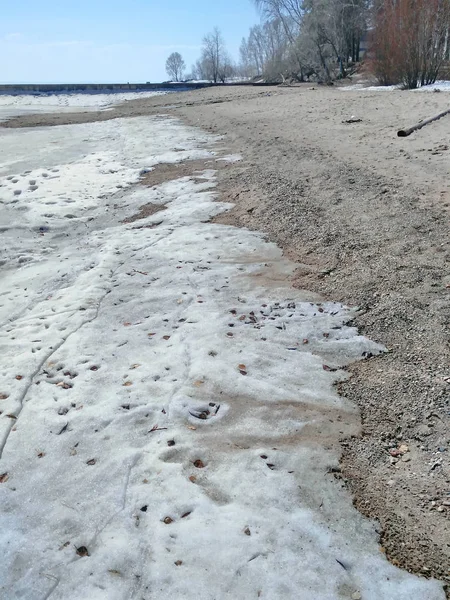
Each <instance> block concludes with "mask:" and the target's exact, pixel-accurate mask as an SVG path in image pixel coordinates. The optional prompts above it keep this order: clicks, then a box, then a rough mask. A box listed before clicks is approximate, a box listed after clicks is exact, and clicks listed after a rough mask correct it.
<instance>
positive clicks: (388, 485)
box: [7, 86, 450, 598]
mask: <svg viewBox="0 0 450 600" xmlns="http://www.w3.org/2000/svg"><path fill="white" fill-rule="evenodd" d="M446 104H447V100H446V97H445V95H444V94H443V93H441V94H433V95H428V94H415V93H408V92H389V93H386V94H379V93H376V92H371V93H369V92H364V91H357V92H349V93H345V94H343V93H342V92H341V91H340V90H337V89H336V90H334V89H325V88H320V89H314V88H313V87H311V86H303V87H298V88H265V89H261V88H260V89H258V88H256V89H255V88H253V89H247V88H241V89H239V88H235V89H208V90H202V91H197V92H185V93H183V94H182V95H177V94H173V95H171V97H170V100H168V99H167V97H154V98H150V99H148V100H142V101H140V100H138V101H136V102H129V103H127V105H125V106H121V107H117V108H115V109H114V110H111V111H107V112H103V113H77V114H74V115H67V114H58V115H56V114H55V115H49V116H46V115H38V116H29V115H28V116H26V117H22V118H20V119H16V120H11V121H9V122H8V123H7V127H9V128H11V127H17V126H20V127H22V126H26V127H32V126H36V125H58V124H63V123H88V122H91V121H96V120H98V121H106V120H110V119H112V118H116V117H119V116H120V117H132V116H145V115H156V114H161V113H165V114H172V115H177V116H180V117H182V118H183V119H184V121H185V122H186V123H189V124H191V125H196V126H201V127H203V128H207V129H208V130H209V131H210V132H212V133H217V134H220V135H223V136H225V138H224V140H225V141H224V143H225V144H226V146H227V151H228V152H230V153H231V154H237V153H239V154H241V155H242V157H243V161H242V162H236V163H232V164H231V165H230V166H229V167H228V168H227V169H223V170H220V171H219V175H218V177H219V180H218V185H219V190H220V192H221V200H225V201H227V200H228V201H231V202H233V203H235V208H234V209H233V210H232V211H231V212H230V213H227V214H225V215H223V216H220V217H218V219H219V220H220V221H221V223H226V224H233V225H236V224H237V225H245V226H246V227H249V228H251V229H255V230H261V231H264V232H266V233H267V235H268V236H269V238H270V239H272V240H274V241H276V242H277V243H278V244H280V245H281V246H282V247H283V249H284V251H285V254H286V256H288V257H290V258H293V259H295V261H296V262H297V263H299V264H298V268H297V271H296V273H295V275H294V276H293V277H292V281H293V282H294V283H295V284H296V285H297V286H298V287H299V288H301V289H308V290H312V291H314V292H318V293H320V295H321V296H324V297H326V298H327V299H329V300H338V301H341V302H343V303H345V304H348V305H352V306H359V307H360V312H359V314H358V315H357V316H355V321H354V322H355V323H356V324H357V325H358V328H359V329H360V330H362V331H363V332H364V333H365V334H366V335H367V336H368V337H369V338H370V339H372V340H375V341H376V342H379V343H381V344H383V345H385V346H386V347H387V348H388V349H389V350H390V352H389V353H388V354H385V355H383V356H382V357H378V358H370V359H369V360H365V361H363V362H359V363H355V364H353V365H352V366H351V367H350V371H351V373H352V375H353V376H352V378H351V380H350V381H349V382H348V383H343V382H342V383H340V386H339V388H340V392H341V394H342V395H344V396H346V398H347V400H349V401H351V402H353V403H356V404H357V405H358V406H359V408H360V411H361V415H362V420H363V430H362V435H359V434H358V433H355V432H352V433H350V434H349V432H348V431H347V432H346V431H344V429H342V434H341V436H340V437H341V446H342V451H343V457H342V461H341V472H335V476H336V477H338V478H339V479H340V481H341V482H344V483H345V485H346V486H348V488H349V489H350V490H351V491H352V493H353V494H354V498H355V504H356V506H357V507H358V508H359V510H361V511H362V512H363V513H364V514H366V515H368V516H371V517H375V518H377V519H379V521H380V523H381V531H380V533H381V539H382V545H383V549H384V551H385V552H386V553H387V555H388V557H389V558H390V559H391V560H392V562H394V564H399V565H401V566H402V567H404V568H406V569H408V570H411V571H414V572H417V573H420V574H422V575H425V576H435V577H437V578H439V579H442V580H445V579H446V578H447V577H448V568H449V566H450V564H449V548H448V546H447V540H448V535H449V528H448V514H449V512H448V511H449V509H448V500H449V498H448V496H447V495H446V494H447V493H448V441H449V439H448V433H447V432H448V413H447V412H446V411H448V405H447V401H448V382H447V378H448V376H449V373H448V358H449V356H448V344H447V341H448V340H447V331H446V326H447V324H448V316H449V304H448V288H447V286H448V284H449V282H450V280H449V278H448V258H449V246H448V204H449V202H448V200H449V199H448V194H449V190H450V188H449V186H448V183H447V181H448V175H449V169H448V158H447V156H448V147H447V144H446V140H448V136H449V135H450V123H449V122H447V121H445V120H444V121H442V122H439V123H438V124H436V125H435V126H430V127H429V128H426V129H424V130H423V131H422V132H421V133H420V134H418V135H416V136H414V137H411V138H406V139H404V140H399V139H397V138H396V130H397V129H398V128H400V127H404V126H406V125H410V124H412V123H414V122H416V121H418V120H419V119H421V118H425V117H427V116H430V114H434V113H437V112H440V110H443V108H445V106H446ZM405 107H406V108H405ZM352 116H356V117H357V118H360V119H361V120H360V121H359V122H353V123H347V122H346V121H348V120H352V119H350V117H352ZM355 593H357V592H355ZM364 597H365V596H364V595H363V598H364ZM411 597H414V596H411Z"/></svg>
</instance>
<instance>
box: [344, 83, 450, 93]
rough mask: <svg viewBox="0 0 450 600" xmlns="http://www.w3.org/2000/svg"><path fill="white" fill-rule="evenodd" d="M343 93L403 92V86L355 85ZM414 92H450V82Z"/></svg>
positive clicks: (425, 86)
mask: <svg viewBox="0 0 450 600" xmlns="http://www.w3.org/2000/svg"><path fill="white" fill-rule="evenodd" d="M338 89H340V90H342V91H343V92H354V91H364V92H393V91H396V90H398V91H401V89H402V88H401V85H369V86H367V85H365V84H363V83H355V84H354V85H349V86H345V87H340V88H338ZM410 91H413V92H435V91H439V92H450V81H436V83H433V84H431V85H424V86H423V87H419V88H417V89H416V90H410Z"/></svg>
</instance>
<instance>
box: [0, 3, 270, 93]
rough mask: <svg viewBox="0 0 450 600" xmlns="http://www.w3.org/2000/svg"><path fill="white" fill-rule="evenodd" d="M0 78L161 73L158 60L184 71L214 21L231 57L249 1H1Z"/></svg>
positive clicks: (155, 78) (120, 78)
mask: <svg viewBox="0 0 450 600" xmlns="http://www.w3.org/2000/svg"><path fill="white" fill-rule="evenodd" d="M2 4H3V7H2V11H1V19H0V57H1V58H0V82H1V83H71V82H80V83H81V82H89V83H112V82H114V83H122V82H130V83H136V82H147V81H151V82H160V81H164V80H166V79H168V76H167V74H166V72H165V61H166V59H167V57H168V56H169V54H170V53H171V52H175V51H178V52H180V54H181V55H182V56H183V58H184V60H185V62H186V65H187V70H188V71H189V70H190V68H191V65H192V63H194V62H195V60H196V59H197V58H198V57H199V54H200V48H201V41H202V37H203V36H204V35H205V34H207V33H208V32H210V31H211V30H212V29H213V28H214V27H215V26H218V27H219V29H220V30H221V31H222V34H223V37H224V39H225V42H226V45H227V49H228V51H229V52H230V54H231V55H232V56H233V57H234V58H235V59H237V58H238V50H239V44H240V41H241V39H242V37H243V36H245V35H247V33H248V29H249V28H250V27H251V26H252V25H254V24H255V23H257V22H258V21H259V16H258V13H257V11H256V9H255V7H254V5H253V3H252V0H191V1H190V2H187V1H185V0H166V1H163V0H120V1H119V0H108V1H106V0H62V1H61V0H58V1H57V0H17V1H15V2H4V3H2Z"/></svg>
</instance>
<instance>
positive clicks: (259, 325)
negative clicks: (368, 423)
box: [0, 118, 444, 600]
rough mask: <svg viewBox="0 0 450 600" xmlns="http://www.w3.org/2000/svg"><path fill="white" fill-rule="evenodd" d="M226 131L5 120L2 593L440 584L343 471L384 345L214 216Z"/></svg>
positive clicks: (379, 596)
mask: <svg viewBox="0 0 450 600" xmlns="http://www.w3.org/2000/svg"><path fill="white" fill-rule="evenodd" d="M218 142H219V140H218V139H217V138H215V137H214V136H211V135H208V134H205V133H202V132H200V131H198V130H194V129H191V128H187V127H184V126H183V125H181V124H180V123H179V122H178V121H176V120H173V119H158V118H146V119H144V118H139V119H130V120H115V121H109V122H103V123H93V124H86V125H78V126H67V127H56V128H51V129H34V130H20V131H13V130H10V131H6V132H3V133H2V136H1V137H0V160H1V161H2V162H1V166H0V184H1V187H0V199H1V205H0V218H1V219H2V221H1V226H2V229H1V231H2V257H3V261H4V264H3V266H2V267H1V268H0V274H1V277H2V287H1V295H0V322H1V324H2V327H1V331H0V344H1V348H2V369H1V371H0V397H1V398H2V399H1V400H0V410H1V413H2V414H1V415H0V434H1V438H0V448H1V451H2V456H1V460H0V481H1V483H0V503H1V506H2V511H1V513H0V547H1V549H2V554H3V556H2V561H1V564H0V590H1V593H0V595H1V597H2V598H7V599H8V600H10V599H13V598H21V599H23V600H41V599H44V598H45V599H48V598H52V599H53V600H57V599H60V600H63V599H64V600H80V599H89V600H116V599H117V600H128V599H131V598H136V599H139V600H141V599H148V600H149V599H150V598H158V600H163V599H165V598H167V599H171V600H173V599H179V598H185V599H191V598H192V599H196V600H197V599H204V600H213V599H219V598H220V599H225V598H230V599H242V600H247V599H250V598H267V599H270V600H277V599H280V600H281V599H284V600H285V599H290V598H292V599H294V598H295V599H296V600H312V599H313V598H314V600H335V599H337V598H348V599H350V598H352V597H356V596H358V594H361V597H362V598H363V599H364V600H391V599H393V598H395V599H396V600H410V599H411V598H414V599H415V600H421V599H422V600H441V599H443V598H444V594H443V591H442V587H441V585H440V584H439V583H438V582H434V581H426V580H423V579H419V578H417V577H415V576H412V575H410V574H408V573H406V572H403V571H401V570H399V569H397V568H395V567H393V566H392V565H391V564H389V563H388V562H387V560H386V559H385V557H384V555H383V554H382V553H381V552H380V549H379V547H378V544H377V533H376V526H375V524H374V523H372V522H370V521H368V520H367V519H365V518H363V517H362V516H361V515H360V514H359V513H358V512H356V510H355V509H354V508H353V506H352V502H351V498H350V496H349V494H348V493H347V492H346V491H345V489H343V488H342V487H341V486H340V485H339V483H338V482H337V481H336V480H335V479H334V476H333V474H332V473H331V471H333V469H335V468H336V467H337V461H338V452H339V447H338V443H337V440H338V438H339V436H341V435H349V434H352V433H357V431H358V420H359V419H358V414H357V411H356V409H355V407H354V406H353V405H351V404H349V403H348V402H347V401H346V400H345V399H344V398H341V397H339V396H338V395H337V393H336V390H335V388H334V387H333V384H334V383H335V382H336V381H339V380H342V379H343V378H344V377H345V373H344V371H342V370H341V367H343V366H344V365H346V364H348V363H349V362H350V361H352V360H357V359H359V358H361V356H362V355H363V354H364V353H369V352H370V353H378V352H380V351H382V348H381V347H379V346H377V345H376V344H374V343H372V342H370V341H369V340H367V339H366V338H364V337H362V336H359V335H358V333H357V331H356V330H355V329H354V328H352V327H350V326H348V325H346V323H347V322H348V321H349V319H351V318H352V315H353V312H352V311H351V310H350V309H348V308H346V307H344V306H342V305H340V304H335V303H331V302H321V299H320V298H319V297H317V296H315V295H313V294H311V293H309V292H301V291H298V290H294V289H292V288H291V287H290V285H289V275H290V274H291V273H292V272H293V269H294V268H295V265H293V264H292V263H290V262H289V261H287V260H286V259H284V258H283V257H282V254H281V252H280V250H279V249H278V248H277V247H276V246H274V245H273V244H269V243H267V242H266V241H265V240H264V238H263V236H262V235H260V234H258V233H254V232H250V231H248V230H245V229H237V228H233V227H229V226H223V225H215V224H211V223H210V222H209V220H210V218H211V217H212V216H214V215H216V214H218V213H220V212H222V211H224V210H227V209H228V208H229V207H230V205H228V204H224V203H220V202H217V201H216V193H215V189H214V188H215V185H216V179H215V171H214V163H215V161H216V159H217V157H218V152H219V151H220V148H219V146H218ZM194 158H195V159H204V160H205V170H204V171H203V172H201V173H198V174H197V176H196V177H195V178H192V179H191V178H188V177H184V178H181V179H177V180H175V181H169V182H166V183H163V184H162V185H159V186H157V187H154V188H152V189H148V188H143V187H142V186H140V185H138V184H137V182H138V179H139V173H140V171H141V169H143V168H151V167H153V166H155V165H156V164H158V163H159V162H171V161H179V160H188V159H194ZM228 158H230V157H228ZM235 158H236V157H233V159H235ZM32 182H33V183H32ZM19 190H20V192H21V193H20V194H17V191H19ZM145 203H152V204H153V205H156V206H160V207H162V208H164V207H165V208H164V210H161V211H159V212H157V213H155V214H153V215H152V216H150V217H147V218H146V219H143V220H138V221H135V222H133V223H130V224H121V223H120V221H121V220H122V219H123V218H124V217H125V216H130V215H133V214H135V213H136V212H138V209H139V206H140V205H142V204H145Z"/></svg>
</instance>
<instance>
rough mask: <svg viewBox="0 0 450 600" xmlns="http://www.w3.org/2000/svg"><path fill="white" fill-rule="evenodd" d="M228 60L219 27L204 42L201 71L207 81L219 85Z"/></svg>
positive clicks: (206, 36)
mask: <svg viewBox="0 0 450 600" xmlns="http://www.w3.org/2000/svg"><path fill="white" fill-rule="evenodd" d="M227 60H228V58H227V56H226V51H225V43H224V41H223V37H222V34H221V33H220V30H219V29H218V28H217V27H214V29H213V31H212V32H211V33H208V35H205V37H204V38H203V42H202V55H201V58H200V65H197V67H200V71H201V72H202V74H203V76H204V78H205V79H210V80H212V81H214V83H217V82H218V81H219V80H220V79H221V75H222V71H223V66H224V63H225V62H226V61H227Z"/></svg>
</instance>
